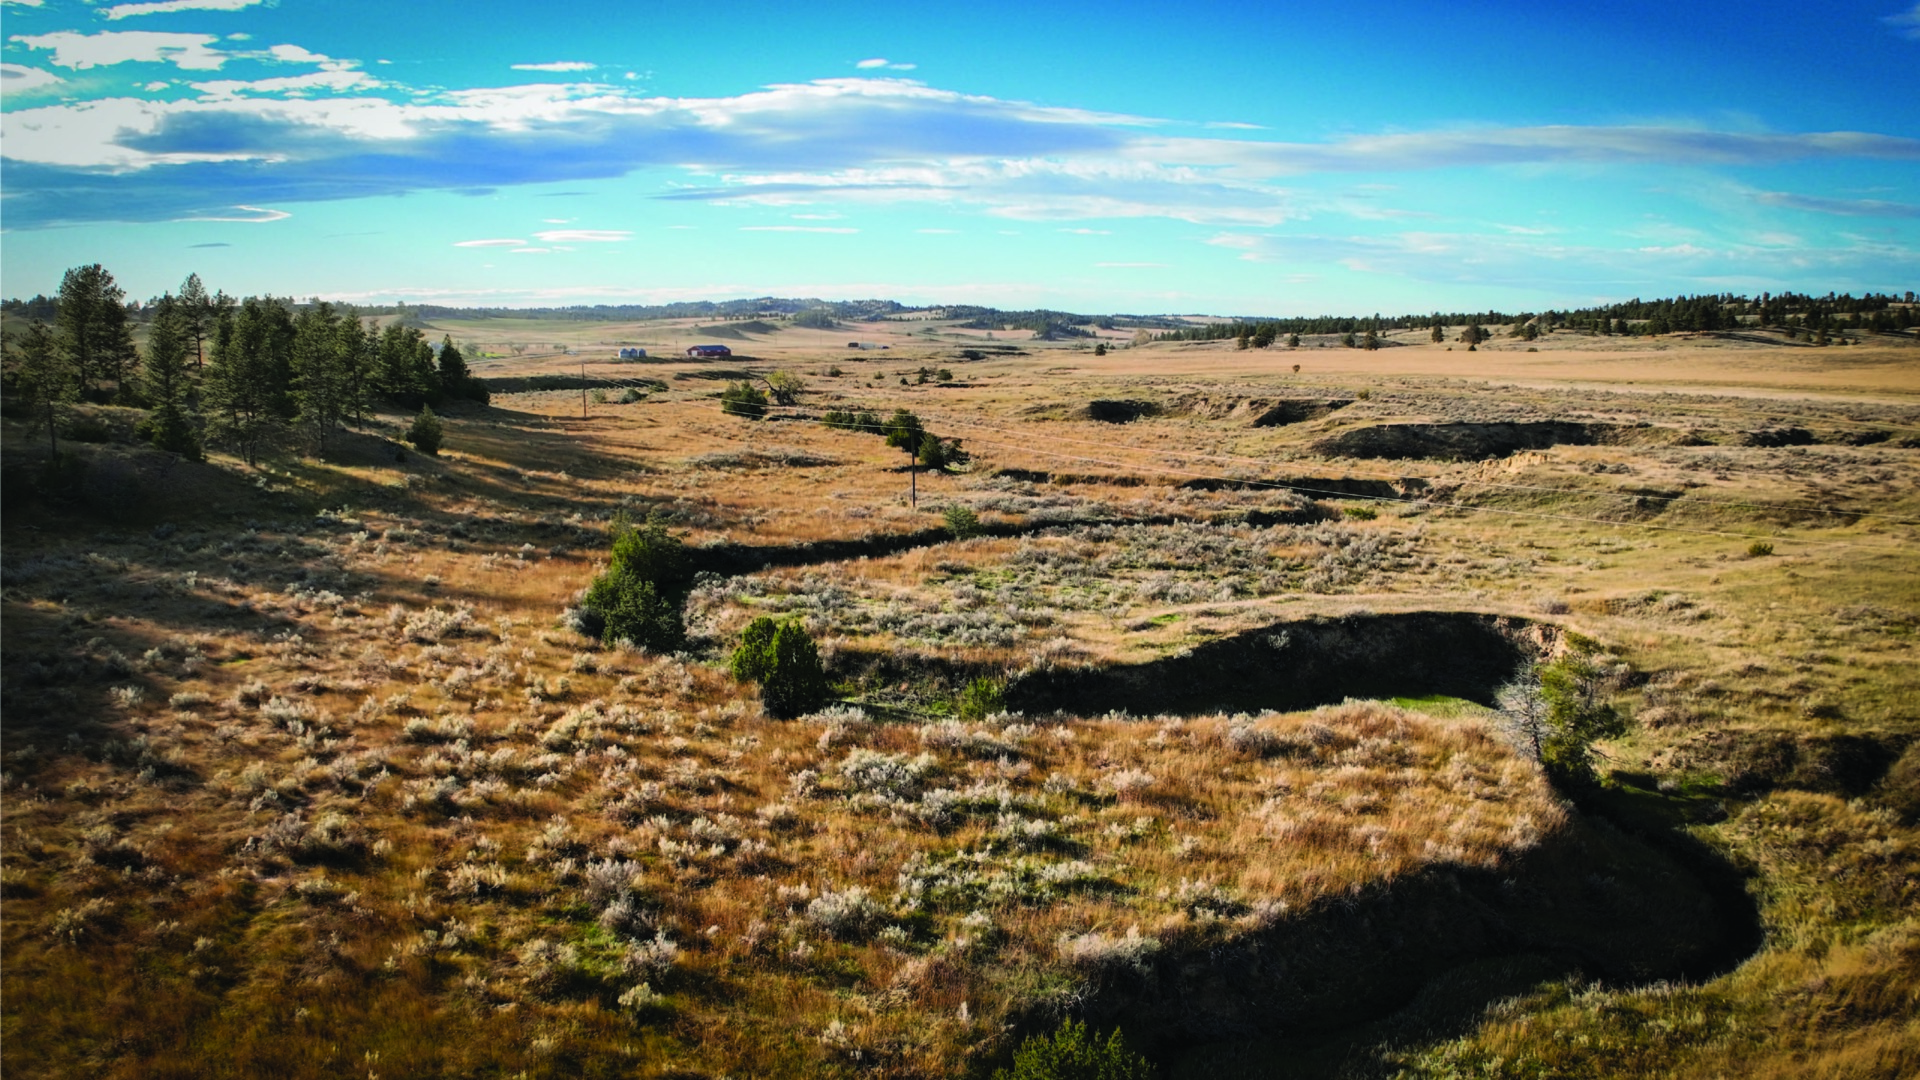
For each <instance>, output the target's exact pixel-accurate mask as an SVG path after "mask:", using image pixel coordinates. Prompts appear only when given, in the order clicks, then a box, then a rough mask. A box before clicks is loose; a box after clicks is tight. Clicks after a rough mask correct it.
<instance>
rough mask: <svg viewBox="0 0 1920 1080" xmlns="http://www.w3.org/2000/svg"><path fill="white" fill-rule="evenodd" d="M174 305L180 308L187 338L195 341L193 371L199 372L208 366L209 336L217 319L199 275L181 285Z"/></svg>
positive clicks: (188, 277) (193, 275)
mask: <svg viewBox="0 0 1920 1080" xmlns="http://www.w3.org/2000/svg"><path fill="white" fill-rule="evenodd" d="M222 299H225V297H224V296H223V297H222ZM174 303H175V304H176V305H177V307H178V308H179V311H180V318H181V321H182V325H183V326H184V328H185V329H186V332H187V336H188V337H189V338H190V339H191V340H192V341H193V369H194V370H195V371H199V370H200V369H202V368H204V367H206V365H207V336H208V335H210V334H212V333H213V323H214V317H215V316H214V301H213V300H212V298H210V297H208V296H207V287H206V286H205V285H202V284H201V283H200V275H199V274H188V275H187V280H185V281H183V282H181V283H180V295H179V296H178V297H176V298H175V299H174Z"/></svg>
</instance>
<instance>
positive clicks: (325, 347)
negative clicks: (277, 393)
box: [293, 301, 360, 452]
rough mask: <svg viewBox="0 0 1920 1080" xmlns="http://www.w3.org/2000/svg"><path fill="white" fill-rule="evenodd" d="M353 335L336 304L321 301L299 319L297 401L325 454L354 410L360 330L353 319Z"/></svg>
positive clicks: (295, 364)
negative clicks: (356, 348) (334, 305)
mask: <svg viewBox="0 0 1920 1080" xmlns="http://www.w3.org/2000/svg"><path fill="white" fill-rule="evenodd" d="M349 324H350V325H349V327H348V329H349V330H350V333H347V332H343V327H342V320H341V318H340V316H339V315H338V314H337V313H336V312H335V311H334V309H333V305H332V304H328V303H326V302H324V301H323V302H320V303H316V304H314V305H313V306H312V307H309V308H308V309H307V310H305V311H303V312H301V313H300V315H299V317H298V318H296V319H295V320H294V323H293V325H294V338H293V371H294V382H293V402H294V406H295V408H297V409H298V410H299V413H298V419H299V421H300V422H301V424H303V425H305V426H306V428H307V430H308V431H309V432H310V433H311V435H312V437H313V442H314V446H315V448H316V449H317V450H320V451H323V452H324V451H325V450H326V448H327V438H328V436H330V435H332V434H333V433H334V431H335V430H336V429H338V428H339V427H340V422H341V421H342V420H344V419H345V418H346V417H347V415H348V414H349V413H351V412H352V411H353V408H354V401H353V393H354V368H355V365H356V356H355V351H356V350H355V342H356V341H357V340H358V339H359V337H360V333H359V327H358V326H357V325H352V324H351V321H350V320H349Z"/></svg>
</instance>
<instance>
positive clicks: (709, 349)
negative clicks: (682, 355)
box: [687, 345, 733, 360]
mask: <svg viewBox="0 0 1920 1080" xmlns="http://www.w3.org/2000/svg"><path fill="white" fill-rule="evenodd" d="M687 355H688V356H689V357H692V358H694V359H697V360H704V359H711V358H713V357H726V356H732V355H733V350H732V349H729V348H727V347H726V346H725V345H693V346H690V347H688V349H687Z"/></svg>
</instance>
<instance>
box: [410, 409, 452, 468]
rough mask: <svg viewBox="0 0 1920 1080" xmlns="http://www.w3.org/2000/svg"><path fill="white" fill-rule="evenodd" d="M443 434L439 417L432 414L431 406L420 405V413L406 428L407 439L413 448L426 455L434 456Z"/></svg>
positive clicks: (438, 451)
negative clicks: (410, 425)
mask: <svg viewBox="0 0 1920 1080" xmlns="http://www.w3.org/2000/svg"><path fill="white" fill-rule="evenodd" d="M445 436H446V432H445V431H444V430H443V429H442V428H441V426H440V418H439V417H437V416H435V415H433V410H432V409H431V408H428V407H427V406H425V405H422V406H420V415H418V416H416V417H414V418H413V426H412V427H410V428H408V429H407V441H408V442H410V443H412V444H413V448H414V449H415V450H418V451H420V452H421V453H423V454H425V455H427V456H428V457H436V456H438V455H439V453H440V446H441V443H442V441H443V439H444V438H445Z"/></svg>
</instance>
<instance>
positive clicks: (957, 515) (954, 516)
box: [941, 506, 983, 540]
mask: <svg viewBox="0 0 1920 1080" xmlns="http://www.w3.org/2000/svg"><path fill="white" fill-rule="evenodd" d="M941 517H943V518H945V519H946V523H947V531H948V532H950V533H952V534H953V538H954V539H955V540H965V539H967V538H968V537H972V536H979V535H980V533H981V532H982V531H983V530H982V528H981V525H980V515H979V514H976V513H974V512H973V509H972V507H967V506H949V507H947V508H946V510H945V511H943V512H942V513H941Z"/></svg>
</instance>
